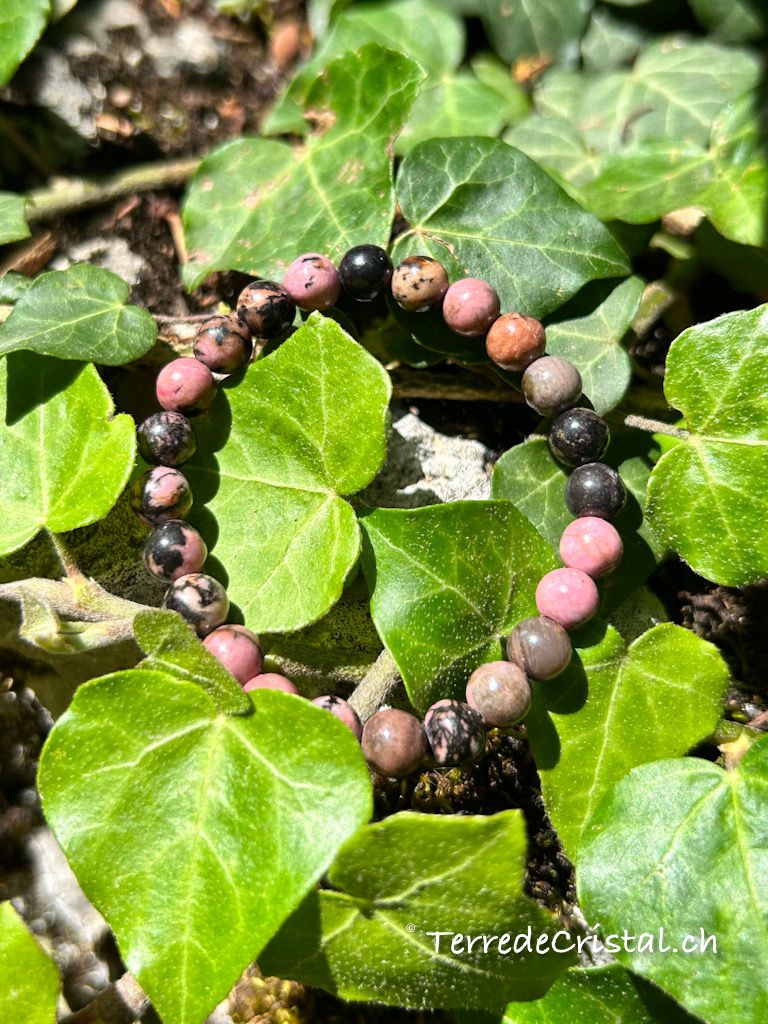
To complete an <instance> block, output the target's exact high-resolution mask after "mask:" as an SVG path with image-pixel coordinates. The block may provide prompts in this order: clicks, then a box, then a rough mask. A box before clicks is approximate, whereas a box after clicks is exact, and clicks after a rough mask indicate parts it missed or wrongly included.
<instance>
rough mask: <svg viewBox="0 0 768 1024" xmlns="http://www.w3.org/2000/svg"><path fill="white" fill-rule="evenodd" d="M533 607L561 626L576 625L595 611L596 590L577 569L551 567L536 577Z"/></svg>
mask: <svg viewBox="0 0 768 1024" xmlns="http://www.w3.org/2000/svg"><path fill="white" fill-rule="evenodd" d="M536 607H537V608H538V609H539V612H540V613H541V614H542V615H545V616H546V617H547V618H549V619H554V620H555V622H559V623H560V625H561V626H562V627H563V629H576V628H577V626H582V625H583V624H584V623H585V622H589V620H590V619H591V618H593V617H594V616H595V615H596V614H597V609H598V608H599V607H600V592H599V591H598V589H597V587H596V586H595V581H594V580H593V579H592V577H591V576H587V574H586V573H585V572H582V571H581V570H580V569H553V570H552V571H551V572H548V573H547V574H546V575H545V576H542V578H541V579H540V580H539V585H538V586H537V587H536Z"/></svg>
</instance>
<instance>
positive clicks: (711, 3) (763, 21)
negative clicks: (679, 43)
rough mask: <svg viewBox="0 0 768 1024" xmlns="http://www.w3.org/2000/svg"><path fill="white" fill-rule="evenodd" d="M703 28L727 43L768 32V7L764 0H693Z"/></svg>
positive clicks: (743, 40) (692, 4)
mask: <svg viewBox="0 0 768 1024" xmlns="http://www.w3.org/2000/svg"><path fill="white" fill-rule="evenodd" d="M689 3H690V5H691V10H692V11H693V13H694V14H695V15H696V19H697V21H698V22H699V24H700V25H701V26H702V28H705V29H706V30H707V31H708V32H711V33H712V35H713V36H714V37H715V38H716V39H721V40H722V41H723V42H725V43H744V42H749V40H751V39H759V38H760V37H761V36H764V35H766V33H768V11H767V10H766V8H765V6H764V5H762V4H761V3H760V0H689Z"/></svg>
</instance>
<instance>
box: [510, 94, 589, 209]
mask: <svg viewBox="0 0 768 1024" xmlns="http://www.w3.org/2000/svg"><path fill="white" fill-rule="evenodd" d="M504 141H505V142H508V143H509V144H510V146H515V147H516V148H517V149H519V150H520V151H521V152H522V153H525V155H526V156H529V157H530V158H531V160H535V161H536V163H537V164H541V166H542V167H543V168H544V169H545V170H546V171H547V172H548V173H549V174H550V175H551V176H552V177H553V178H554V179H555V181H557V183H558V184H559V185H560V186H561V188H563V189H564V190H565V191H566V192H567V193H568V195H569V196H571V198H572V199H575V200H576V201H577V202H581V198H580V196H581V193H580V190H581V187H582V186H583V185H584V184H585V183H587V182H590V181H592V179H593V178H594V177H595V176H596V175H597V174H598V173H599V171H600V167H601V166H602V164H601V158H600V157H599V156H598V155H597V154H596V153H595V152H594V151H593V150H591V149H588V148H587V146H586V144H585V142H584V139H583V137H582V135H581V133H580V132H579V130H578V128H576V126H575V125H573V124H571V123H570V122H569V121H566V120H565V118H561V117H542V116H541V115H540V114H532V115H531V116H530V117H527V118H526V119H525V120H524V121H522V122H521V123H520V124H518V125H515V127H514V128H511V129H510V130H509V131H508V132H505V133H504Z"/></svg>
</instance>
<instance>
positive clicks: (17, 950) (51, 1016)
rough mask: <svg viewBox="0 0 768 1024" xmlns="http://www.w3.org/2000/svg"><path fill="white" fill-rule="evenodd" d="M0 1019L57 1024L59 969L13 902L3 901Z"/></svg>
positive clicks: (1, 904) (0, 916)
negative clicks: (29, 928) (42, 947)
mask: <svg viewBox="0 0 768 1024" xmlns="http://www.w3.org/2000/svg"><path fill="white" fill-rule="evenodd" d="M0 978H2V979H3V984H2V986H1V987H0V1020H5V1021H24V1024H55V1021H56V1004H57V1002H58V999H59V988H60V987H61V983H60V980H59V972H58V971H57V970H56V966H55V964H54V963H53V961H52V960H51V959H50V958H49V957H48V956H47V955H46V954H45V953H44V952H43V950H42V949H41V948H40V946H39V945H38V943H37V941H36V940H35V939H34V938H33V937H32V935H31V933H30V932H29V931H28V930H27V926H26V925H25V924H24V922H23V921H22V919H21V918H20V917H19V915H18V914H17V913H16V911H15V910H14V909H13V907H12V906H11V904H10V903H0Z"/></svg>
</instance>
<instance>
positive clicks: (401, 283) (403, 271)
mask: <svg viewBox="0 0 768 1024" xmlns="http://www.w3.org/2000/svg"><path fill="white" fill-rule="evenodd" d="M447 291H448V275H447V274H446V272H445V267H444V266H443V265H442V263H438V261H437V260H433V259H432V257H431V256H406V258H405V259H404V260H401V262H400V263H398V265H397V266H396V267H395V269H394V271H393V273H392V297H393V298H394V300H395V302H396V303H397V304H398V306H400V307H401V308H402V309H406V310H408V312H409V313H423V312H425V311H426V310H428V309H430V308H431V307H432V306H437V305H439V304H440V303H441V302H442V301H443V296H444V295H445V293H446V292H447Z"/></svg>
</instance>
